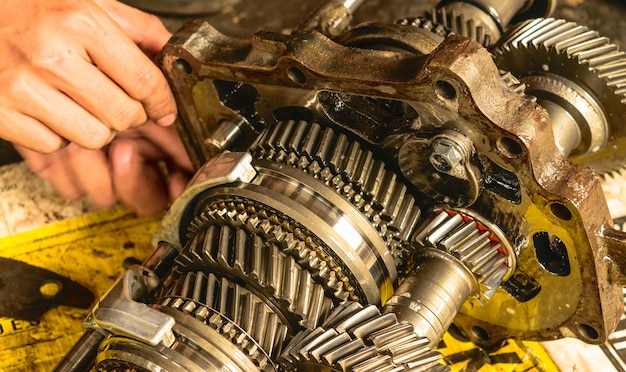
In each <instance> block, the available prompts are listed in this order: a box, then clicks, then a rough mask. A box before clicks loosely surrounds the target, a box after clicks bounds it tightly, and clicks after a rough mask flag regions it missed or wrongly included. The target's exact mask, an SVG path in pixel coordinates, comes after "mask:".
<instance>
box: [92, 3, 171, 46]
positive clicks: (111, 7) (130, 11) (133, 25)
mask: <svg viewBox="0 0 626 372" xmlns="http://www.w3.org/2000/svg"><path fill="white" fill-rule="evenodd" d="M96 2H97V3H98V4H99V5H100V6H101V7H102V8H103V9H104V10H105V11H106V12H107V13H108V14H109V16H111V18H113V20H114V21H115V22H116V23H117V24H118V25H119V26H120V27H121V28H122V30H124V33H125V34H126V35H127V36H128V37H129V38H130V39H131V40H132V41H133V42H134V43H135V44H137V45H138V46H139V47H140V48H141V49H142V50H143V51H144V52H145V53H146V54H147V55H148V56H150V57H151V58H152V57H154V56H155V55H156V54H157V53H159V52H160V51H161V49H163V46H164V45H165V44H166V43H167V41H168V40H169V38H170V37H171V36H172V34H171V33H170V32H169V31H168V30H167V29H166V28H165V26H164V25H163V23H162V22H161V21H160V20H159V18H158V17H156V16H154V15H152V14H148V13H144V12H142V11H140V10H138V9H135V8H133V7H130V6H128V5H126V4H123V3H121V2H119V1H115V0H96Z"/></svg>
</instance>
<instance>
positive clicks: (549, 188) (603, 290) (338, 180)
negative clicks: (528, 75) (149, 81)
mask: <svg viewBox="0 0 626 372" xmlns="http://www.w3.org/2000/svg"><path fill="white" fill-rule="evenodd" d="M474 3H475V2H474ZM342 27H343V26H342ZM363 27H364V28H362V29H360V30H359V31H358V32H351V31H350V30H348V31H347V32H346V33H345V34H343V35H338V36H336V37H333V38H330V37H328V36H326V35H323V34H322V33H320V32H318V31H316V30H315V29H316V27H313V29H308V28H304V29H301V30H299V31H297V32H294V33H293V34H291V35H283V34H277V33H271V32H260V33H257V34H256V35H255V36H254V37H253V38H251V39H249V40H247V39H246V40H243V39H235V38H230V37H227V36H224V35H222V34H220V33H219V32H217V31H216V30H215V29H214V28H213V27H211V26H210V25H209V24H207V23H205V22H202V21H192V22H189V23H188V24H187V25H186V26H185V27H184V28H183V29H181V30H180V31H179V32H178V33H177V34H176V35H174V37H173V38H172V39H171V40H170V43H169V44H168V45H167V46H166V48H165V49H164V52H163V60H162V66H163V69H164V71H165V74H166V76H167V78H168V80H169V81H170V83H171V86H172V88H173V91H174V94H175V97H176V99H177V101H178V107H179V109H180V118H181V129H182V132H181V133H182V135H183V140H184V143H185V145H186V146H187V149H188V151H189V153H190V156H191V157H192V159H194V162H195V163H196V165H197V166H198V167H199V166H200V165H203V164H204V165H203V166H202V168H200V171H199V173H198V175H197V176H196V179H194V180H193V181H192V182H191V184H190V186H189V187H188V189H187V190H186V191H185V192H184V193H183V194H182V196H181V198H180V199H179V200H178V201H176V202H174V204H173V206H172V209H171V211H170V212H169V214H168V215H167V216H166V218H165V219H164V221H163V224H162V226H161V227H160V229H159V232H157V234H156V235H155V244H159V243H162V244H166V243H167V244H169V245H171V246H172V247H173V249H174V250H175V251H176V252H177V257H176V258H175V259H174V261H173V263H172V264H171V270H165V271H164V272H167V274H165V275H166V276H165V279H164V278H163V277H161V276H160V275H159V279H162V282H163V288H162V289H161V290H159V291H158V292H154V293H153V294H152V296H150V297H149V298H148V299H146V305H148V304H149V305H150V306H152V307H151V308H152V309H153V310H154V311H156V312H161V313H162V314H164V315H168V316H170V317H171V318H173V319H174V325H173V326H172V327H171V328H169V329H168V330H167V331H168V332H170V331H171V334H172V335H173V339H174V341H175V342H173V343H171V344H170V343H169V342H168V343H167V345H166V344H163V343H156V345H152V346H149V345H148V344H147V343H146V342H141V343H139V342H138V341H137V340H136V339H137V338H138V337H137V336H136V335H135V334H129V333H124V332H123V330H117V333H118V334H120V335H123V336H119V335H115V336H111V337H109V338H108V339H107V340H106V341H105V342H104V343H103V347H102V353H100V354H99V355H98V357H97V358H98V363H99V365H100V366H101V368H102V369H111V370H115V369H120V368H126V367H128V368H133V367H134V366H136V365H138V364H137V363H143V364H140V365H141V366H145V365H147V363H148V361H149V360H150V359H152V358H157V360H158V361H159V362H158V363H161V364H163V366H168V367H165V368H170V367H169V366H174V365H183V364H181V363H188V362H189V363H190V364H188V365H189V366H193V368H199V369H202V368H205V369H206V368H209V367H206V366H207V365H209V366H212V367H215V366H216V365H217V364H210V363H223V362H225V363H227V364H228V363H229V362H228V358H234V359H233V361H232V365H233V366H234V367H233V369H234V370H242V369H243V370H245V367H246V366H247V367H249V368H251V369H252V370H255V369H256V370H259V369H262V370H273V369H274V368H275V366H277V365H278V364H276V362H277V359H278V358H277V355H278V353H280V350H281V349H280V347H278V344H279V342H278V341H288V340H289V339H290V338H291V337H294V336H296V334H297V332H298V331H300V330H302V329H309V330H314V329H317V326H316V324H315V323H320V322H323V319H324V318H325V317H326V314H328V312H329V311H330V309H329V307H330V306H331V303H332V306H337V305H338V304H339V303H341V302H343V301H346V300H347V302H352V303H357V305H355V306H357V307H358V306H362V307H363V308H364V309H376V310H377V311H378V314H379V315H376V314H374V317H375V318H377V319H378V316H380V317H381V318H382V317H384V316H385V314H382V313H384V312H385V311H393V312H394V313H396V315H395V317H396V318H395V321H394V322H397V323H400V324H402V322H403V321H407V322H409V323H415V324H419V325H420V326H419V327H417V328H420V329H421V330H420V331H418V330H417V328H416V327H414V326H413V325H411V324H408V327H407V329H410V333H411V335H416V334H417V332H419V333H427V334H428V335H427V337H426V339H427V340H428V343H429V344H431V345H432V344H434V343H436V342H437V341H438V338H440V337H441V334H442V332H443V331H445V328H447V326H448V325H449V324H450V322H451V321H454V322H455V324H456V325H457V327H458V329H459V330H460V331H461V332H462V333H464V334H465V335H466V336H467V337H468V338H469V339H470V340H472V341H474V342H475V343H477V344H480V345H483V346H489V347H493V346H496V345H499V344H500V343H501V342H502V341H503V340H505V339H507V338H510V337H515V338H524V339H531V340H549V339H555V338H559V337H577V338H580V339H582V340H584V341H586V342H590V343H602V342H604V341H605V340H606V338H607V335H608V333H610V332H611V331H612V330H613V329H614V327H615V326H616V324H617V322H618V321H619V319H620V316H621V314H622V312H623V303H622V285H623V284H624V277H625V276H624V272H626V264H624V261H623V260H622V256H623V254H622V253H621V252H622V251H623V248H624V247H625V246H626V240H625V239H623V238H624V237H623V234H619V233H616V232H615V231H614V230H612V227H611V226H612V225H611V224H612V222H611V218H610V215H609V212H608V208H607V205H606V201H605V199H604V194H603V192H602V189H601V187H600V183H599V180H598V178H597V177H596V176H595V174H594V173H593V172H592V171H591V170H590V169H588V168H587V167H585V166H582V165H579V164H576V163H572V162H570V161H569V160H568V159H567V158H566V157H565V156H564V155H563V154H562V153H561V152H560V151H559V150H558V148H557V145H556V141H555V138H554V135H553V131H552V126H551V122H550V117H549V116H548V112H547V111H546V110H545V109H544V108H542V107H541V106H540V105H538V104H537V102H536V100H535V99H533V98H532V97H529V96H527V95H525V94H524V93H523V92H522V89H521V88H522V87H523V85H521V84H520V83H519V82H518V81H516V80H515V79H514V78H513V77H512V76H511V75H510V74H507V73H501V71H500V70H499V69H498V68H497V66H496V65H495V64H494V63H493V56H492V54H491V53H490V52H489V51H488V50H487V49H485V48H484V47H482V46H481V45H480V44H478V43H477V42H475V41H473V40H471V39H469V38H466V37H462V36H458V35H450V36H448V37H447V38H445V40H443V41H440V42H439V41H437V37H439V35H437V34H436V33H434V32H430V31H429V32H428V33H425V32H424V30H425V29H424V28H420V27H415V26H412V25H410V24H404V25H403V24H394V25H392V26H390V27H386V26H381V25H376V24H370V25H365V26H363ZM376 30H379V31H380V32H381V33H382V34H383V36H381V37H380V38H378V37H377V36H375V34H376ZM400 31H401V32H400ZM402 33H406V34H407V35H405V36H399V35H401V34H402ZM433 35H434V36H433ZM398 41H399V42H398ZM352 42H354V44H351V43H352ZM342 43H346V44H347V45H343V44H342ZM224 123H226V124H228V123H245V125H241V126H240V125H237V124H235V125H234V126H230V125H226V126H224ZM230 134H232V136H230ZM214 136H216V137H218V139H219V138H221V139H220V140H219V141H218V142H219V143H220V144H221V145H219V146H215V145H214V144H215V142H214V140H215V138H214ZM226 138H237V140H224V139H226ZM220 149H221V150H220ZM451 149H452V150H454V151H453V152H452V150H451ZM218 151H222V152H221V153H216V152H218ZM229 151H232V152H229ZM420 164H422V165H423V167H429V168H430V170H431V171H430V172H429V173H423V172H419V171H418V170H419V166H420ZM432 174H436V175H438V176H440V177H443V176H446V177H449V178H451V179H464V177H465V178H467V179H471V178H472V177H473V181H472V182H475V185H473V186H472V187H473V189H472V190H471V192H470V197H467V196H466V199H467V200H466V201H464V202H463V203H459V204H460V205H463V206H464V208H463V209H456V210H455V208H450V207H449V206H443V207H441V209H442V210H443V211H440V212H438V213H439V214H436V216H434V217H432V216H430V215H427V217H425V218H426V220H425V221H424V225H423V228H422V229H421V230H416V228H417V227H418V226H419V221H418V218H419V211H420V210H427V209H429V208H431V207H432V206H433V205H440V204H441V200H447V199H445V197H446V196H447V197H448V198H449V200H447V201H454V199H453V198H450V195H453V196H455V197H457V198H458V194H459V192H458V190H451V189H448V188H449V186H448V183H445V182H441V183H436V182H435V181H436V178H437V177H433V178H432V180H429V179H428V177H432ZM424 179H426V180H424ZM476 185H477V186H476ZM435 187H436V188H437V191H439V192H440V193H441V197H438V196H437V197H434V198H433V197H432V195H433V193H432V190H433V189H434V188H435ZM461 188H462V187H457V189H461ZM470 188H471V187H470ZM439 189H440V190H439ZM429 192H430V193H429ZM466 192H467V191H466ZM459 216H460V217H459ZM431 218H432V219H431ZM416 231H417V232H416ZM487 232H489V233H487ZM263 250H265V251H263ZM412 270H413V271H412ZM435 274H436V275H435ZM424 276H426V277H430V278H431V279H432V277H433V276H435V277H436V278H437V279H436V282H437V283H434V284H437V285H444V286H445V287H446V288H445V289H439V290H432V288H430V289H429V288H424V287H423V286H421V285H420V284H426V283H427V281H426V280H423V279H422V278H423V277H424ZM411 278H417V279H415V280H412V279H411ZM402 280H404V282H402ZM446 283H448V284H450V285H448V284H446ZM218 284H219V285H218ZM434 284H433V286H432V287H434V288H437V286H436V285H434ZM463 285H464V286H465V289H462V287H463ZM452 287H454V288H458V291H457V292H456V293H452V292H454V291H453V290H451V289H450V288H452ZM322 289H323V291H322ZM149 292H151V291H149ZM321 292H324V295H323V296H321ZM417 292H419V293H417ZM439 294H441V295H452V296H455V301H447V300H441V299H439V300H437V299H436V297H437V296H438V295H439ZM409 296H410V297H411V298H410V301H406V300H405V299H408V298H409ZM420 298H421V299H423V300H424V301H425V302H428V303H433V304H435V305H437V304H439V305H442V306H443V304H442V302H445V303H446V304H448V302H451V303H452V304H453V306H452V308H451V309H448V310H441V309H440V308H439V307H438V306H434V307H433V308H432V309H429V310H424V311H422V312H420V311H417V312H416V309H417V308H418V307H419V306H415V303H412V302H411V301H421V300H420ZM295 299H297V301H295ZM466 299H468V300H467V301H466ZM225 304H227V305H225ZM251 304H253V305H254V306H252V307H255V308H257V309H258V310H259V312H258V313H257V314H258V315H259V319H257V318H253V317H252V316H250V315H247V316H243V315H242V314H250V308H251V307H250V305H251ZM359 304H360V305H359ZM368 305H373V306H374V307H368ZM246 306H248V307H246ZM379 309H384V310H383V311H382V312H381V311H380V310H379ZM364 311H366V312H368V311H371V310H364ZM357 313H358V312H357ZM357 313H355V314H357ZM380 314H382V315H380ZM455 314H456V316H455ZM355 316H356V315H355ZM332 318H333V315H330V316H329V317H328V320H327V321H329V322H330V321H331V320H330V319H332ZM359 318H360V316H356V318H354V319H359ZM439 318H440V319H439ZM263 319H268V320H269V319H271V321H269V322H265V321H264V320H263ZM423 319H427V320H433V321H435V320H436V321H437V322H439V323H441V326H440V327H438V328H437V327H435V326H434V323H430V325H428V324H427V323H429V322H428V321H426V322H424V321H422V320H423ZM96 326H97V324H96ZM405 327H406V326H405ZM205 329H210V330H211V331H207V332H205ZM305 332H306V331H305ZM168 335H169V333H168ZM419 336H424V335H423V334H420V335H419ZM281 338H282V340H279V339H281ZM168 340H170V339H168ZM300 341H303V340H302V339H300ZM346 341H347V342H348V344H346V345H349V346H346V345H344V344H340V345H339V344H338V345H337V346H338V347H339V349H340V351H341V352H339V351H337V354H335V353H334V352H331V351H330V350H326V349H323V348H322V349H320V348H317V347H315V350H316V351H315V353H316V354H315V355H313V354H310V355H309V354H307V353H308V351H306V350H305V349H304V348H307V347H309V346H310V345H309V346H307V345H304V344H300V343H299V344H298V345H299V346H298V347H302V349H300V350H301V351H302V353H300V352H298V354H299V355H300V356H302V357H303V358H304V359H298V360H295V359H294V360H292V361H293V362H294V363H301V361H303V360H306V361H304V362H302V368H308V367H306V366H307V363H308V362H309V361H310V359H307V356H312V357H313V358H314V359H315V358H316V356H323V357H324V359H323V360H322V359H319V358H318V359H316V362H312V365H313V366H315V367H320V368H327V370H340V369H337V368H339V367H337V366H338V365H339V364H337V362H339V361H340V360H343V359H345V358H346V357H348V358H349V356H347V355H346V354H343V353H344V352H345V350H346V349H344V346H345V347H346V348H348V349H350V350H352V349H351V348H352V347H354V345H356V344H358V341H355V342H356V344H353V343H352V341H354V340H352V339H351V340H347V339H346ZM416 342H424V341H423V340H422V341H419V340H418V341H416ZM192 344H193V345H200V346H193V347H192V346H191V345H192ZM280 344H281V345H282V342H280ZM333 345H334V344H333ZM309 349H311V350H313V347H309ZM307 350H308V349H307ZM327 352H328V353H327ZM368 352H369V351H368ZM213 353H215V358H217V361H215V360H213V359H211V358H212V357H211V355H212V354H213ZM122 354H123V358H120V357H119V356H120V355H122ZM282 354H283V355H285V354H284V353H282ZM338 355H341V357H340V358H339V359H336V358H335V357H336V356H338ZM183 356H184V358H183ZM235 359H236V360H235ZM137 361H140V362H137ZM192 362H193V364H191V363H192ZM207 363H209V364H207ZM374 365H375V366H378V364H376V363H374ZM190 368H191V367H190ZM350 368H351V367H349V368H348V370H350ZM368 368H369V367H368ZM209 369H210V368H209Z"/></svg>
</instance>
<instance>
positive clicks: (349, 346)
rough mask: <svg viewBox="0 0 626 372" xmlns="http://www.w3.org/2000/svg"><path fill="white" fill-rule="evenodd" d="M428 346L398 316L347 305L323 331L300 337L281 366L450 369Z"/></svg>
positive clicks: (370, 370)
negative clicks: (301, 364) (441, 362)
mask: <svg viewBox="0 0 626 372" xmlns="http://www.w3.org/2000/svg"><path fill="white" fill-rule="evenodd" d="M428 344H429V340H428V339H427V338H424V337H420V336H418V335H417V334H415V332H414V330H413V326H411V325H409V324H400V323H398V320H397V318H396V316H395V314H393V313H388V314H381V313H380V311H379V309H378V308H377V307H376V306H373V305H369V306H366V307H363V306H362V305H361V304H359V303H355V302H346V303H344V304H342V305H340V306H339V307H337V308H335V310H333V312H332V313H331V314H330V315H329V317H328V318H327V319H326V321H324V324H322V326H321V327H318V328H315V329H306V330H304V331H302V332H300V333H299V334H298V335H296V337H295V338H294V339H293V340H292V341H291V342H290V343H289V344H288V345H287V346H286V347H285V349H284V350H283V353H282V354H281V356H280V359H279V363H280V365H281V367H282V369H283V370H285V371H296V370H298V366H299V364H300V363H304V364H306V365H307V366H308V367H310V366H312V365H318V366H319V367H320V369H321V368H323V367H326V368H329V367H330V368H334V369H336V370H339V371H343V372H347V371H352V372H356V371H362V372H374V371H419V370H431V368H436V369H437V370H441V371H448V370H449V368H448V367H446V366H445V365H442V364H440V363H439V360H440V359H441V355H440V354H439V353H438V352H435V351H432V350H431V349H430V347H429V346H428ZM439 366H441V367H442V369H440V368H441V367H439Z"/></svg>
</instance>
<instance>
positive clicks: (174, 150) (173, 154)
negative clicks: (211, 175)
mask: <svg viewBox="0 0 626 372" xmlns="http://www.w3.org/2000/svg"><path fill="white" fill-rule="evenodd" d="M137 131H138V132H139V133H141V135H142V136H143V137H145V138H146V139H147V140H149V141H150V142H152V143H153V144H155V145H156V146H158V147H159V148H160V149H161V150H163V152H164V153H165V154H166V155H167V157H168V158H169V160H170V161H172V162H173V163H174V164H175V165H176V166H178V167H180V168H182V169H183V170H185V171H187V172H192V171H193V165H192V164H191V160H189V155H187V151H186V150H185V146H184V145H183V142H182V140H181V139H180V136H179V135H178V132H177V130H176V128H175V127H173V126H170V127H160V126H157V125H154V123H151V122H148V123H147V124H146V125H144V126H142V127H141V128H137Z"/></svg>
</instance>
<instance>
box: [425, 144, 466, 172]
mask: <svg viewBox="0 0 626 372" xmlns="http://www.w3.org/2000/svg"><path fill="white" fill-rule="evenodd" d="M463 158H464V156H463V151H462V150H461V148H460V146H459V145H458V144H456V143H454V142H453V141H450V140H448V139H445V138H441V139H438V140H437V141H436V142H435V143H434V144H433V147H432V152H431V154H430V158H429V160H430V164H432V166H433V167H434V168H435V169H436V170H438V171H439V172H444V173H448V172H450V171H451V170H452V169H454V168H455V167H457V166H458V165H459V164H461V163H462V162H463Z"/></svg>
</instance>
